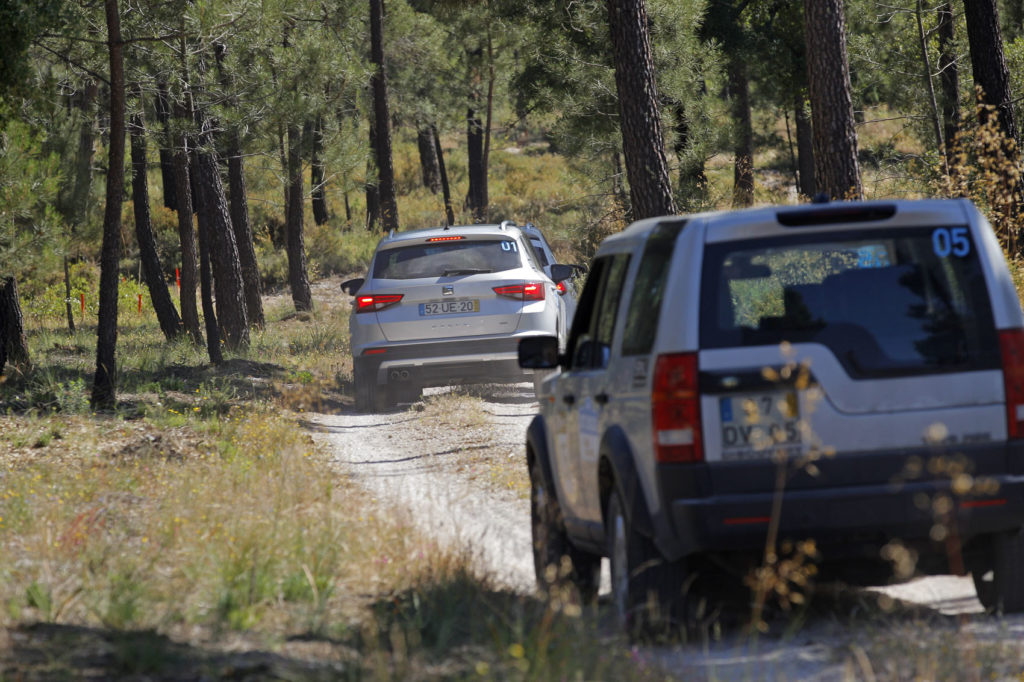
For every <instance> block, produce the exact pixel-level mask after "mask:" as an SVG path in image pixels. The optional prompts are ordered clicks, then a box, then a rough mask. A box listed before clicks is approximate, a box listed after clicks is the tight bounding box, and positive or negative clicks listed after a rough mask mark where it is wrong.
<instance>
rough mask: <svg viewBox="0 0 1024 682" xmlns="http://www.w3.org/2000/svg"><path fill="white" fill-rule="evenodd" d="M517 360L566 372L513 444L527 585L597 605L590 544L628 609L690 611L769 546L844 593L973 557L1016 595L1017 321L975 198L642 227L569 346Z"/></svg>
mask: <svg viewBox="0 0 1024 682" xmlns="http://www.w3.org/2000/svg"><path fill="white" fill-rule="evenodd" d="M519 352H520V363H521V365H522V366H523V367H526V368H533V369H538V368H553V367H559V368H560V370H561V371H560V372H557V373H555V374H553V375H552V376H551V377H550V378H548V379H547V380H545V381H544V382H543V383H542V384H541V387H540V395H539V396H538V397H539V400H540V405H541V411H540V414H539V415H538V416H537V417H536V418H535V419H534V420H533V422H532V424H531V426H530V428H529V430H528V433H527V443H526V451H527V459H528V462H529V467H530V475H531V481H532V487H533V494H532V508H533V537H534V557H535V568H536V570H537V577H538V581H539V582H540V583H541V585H542V586H548V587H549V586H550V584H551V582H552V581H558V580H561V581H562V582H563V583H566V582H567V583H569V584H570V585H574V586H575V587H576V588H578V589H579V591H580V592H581V593H582V595H583V597H584V598H589V597H592V596H593V595H594V594H595V592H596V589H597V585H598V572H599V566H600V564H599V561H600V557H601V556H608V557H609V558H610V565H611V574H612V575H611V584H612V592H613V597H614V599H613V601H614V602H615V605H616V608H617V611H618V613H619V616H620V618H621V620H622V622H623V624H625V625H627V626H628V625H630V624H642V623H644V622H646V621H649V620H650V619H651V618H652V617H653V614H655V613H656V612H660V615H661V616H666V615H668V616H671V617H673V618H685V617H686V614H687V613H688V610H689V609H692V605H693V603H694V601H695V598H696V597H700V596H701V590H702V588H706V587H707V586H709V585H711V584H712V583H714V582H717V581H721V580H723V579H724V576H727V575H733V576H742V575H746V574H748V572H749V571H750V570H751V569H752V568H754V567H756V566H757V565H759V564H760V562H761V561H762V559H763V555H764V552H765V547H766V539H767V540H776V542H775V543H769V544H770V545H771V549H772V552H780V553H781V552H782V551H783V549H782V548H785V547H801V548H802V549H803V551H804V552H805V553H807V554H809V555H813V558H814V559H815V560H816V561H817V562H818V569H819V572H820V573H821V574H822V576H823V578H828V577H835V578H839V579H842V580H845V581H848V582H851V583H854V584H878V583H880V582H885V581H886V580H889V579H892V578H893V577H894V575H895V577H896V578H897V579H906V578H909V577H910V576H911V575H913V574H915V573H918V574H919V573H962V572H964V571H970V572H971V574H972V575H973V577H974V582H975V585H976V587H977V591H978V596H979V598H980V600H981V602H982V604H983V605H985V606H986V607H987V608H989V609H1000V610H1002V611H1006V612H1011V611H1021V610H1024V535H1022V534H1021V528H1022V526H1024V440H1022V439H1024V315H1022V313H1021V307H1020V302H1019V300H1018V297H1017V293H1016V291H1015V289H1014V286H1013V282H1012V280H1011V277H1010V273H1009V271H1008V268H1007V266H1006V262H1005V261H1004V257H1003V252H1002V250H1001V249H1000V246H999V244H998V242H997V240H996V237H995V235H994V234H993V231H992V228H991V227H990V226H989V224H988V223H987V222H986V220H985V219H984V218H983V217H982V216H981V214H980V213H979V212H978V211H977V209H976V208H975V207H974V206H973V205H972V204H971V203H970V202H968V201H966V200H949V201H946V200H927V201H890V202H865V203H836V204H814V205H808V206H800V207H773V208H760V209H754V210H749V211H740V212H730V213H713V214H702V215H693V216H683V217H666V218H658V219H651V220H645V221H641V222H638V223H636V224H634V225H632V226H631V227H630V228H628V229H627V230H625V231H624V232H622V233H620V234H617V235H614V236H612V237H609V238H608V239H606V240H605V241H604V243H603V244H602V245H601V247H600V249H599V251H598V253H597V255H596V257H595V259H594V262H593V264H592V265H591V268H590V274H589V277H588V278H587V281H586V283H585V285H584V287H583V291H582V293H581V294H580V298H579V304H578V308H577V312H576V318H575V320H574V322H573V325H572V329H571V332H570V335H569V339H568V343H567V351H566V352H565V353H564V354H559V352H558V345H557V341H556V339H555V338H554V337H550V338H534V339H531V340H530V341H529V342H523V343H522V344H521V345H520V349H519ZM804 541H813V543H808V542H804ZM894 564H896V565H897V566H896V568H897V569H898V570H895V572H894ZM712 566H713V567H714V568H711V567H712ZM723 568H725V569H727V570H725V571H723ZM709 576H710V577H709ZM702 577H703V578H706V579H707V580H704V581H702ZM565 578H568V580H565ZM737 582H738V581H737Z"/></svg>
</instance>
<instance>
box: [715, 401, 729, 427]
mask: <svg viewBox="0 0 1024 682" xmlns="http://www.w3.org/2000/svg"><path fill="white" fill-rule="evenodd" d="M718 404H719V406H720V407H719V409H720V410H721V412H722V423H723V424H727V423H729V422H731V421H732V398H721V399H720V400H719V401H718Z"/></svg>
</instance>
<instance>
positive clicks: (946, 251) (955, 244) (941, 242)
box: [932, 227, 971, 258]
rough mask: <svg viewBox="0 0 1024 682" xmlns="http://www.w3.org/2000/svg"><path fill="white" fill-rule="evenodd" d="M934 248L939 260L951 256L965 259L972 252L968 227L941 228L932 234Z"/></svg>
mask: <svg viewBox="0 0 1024 682" xmlns="http://www.w3.org/2000/svg"><path fill="white" fill-rule="evenodd" d="M932 248H933V249H935V255H936V256H938V257H939V258H946V257H948V256H950V255H953V256H956V257H957V258H963V257H964V256H966V255H967V254H969V253H970V252H971V241H970V240H969V239H968V238H967V228H966V227H953V228H949V227H940V228H938V229H937V230H935V231H934V232H932Z"/></svg>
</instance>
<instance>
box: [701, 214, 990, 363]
mask: <svg viewBox="0 0 1024 682" xmlns="http://www.w3.org/2000/svg"><path fill="white" fill-rule="evenodd" d="M701 301H702V309H701V347H703V348H724V347H735V346H759V345H766V344H778V343H781V342H783V341H789V342H793V343H798V342H810V343H821V344H824V345H826V346H828V347H829V348H830V349H831V350H832V352H833V353H834V354H835V356H836V358H837V359H838V360H839V361H840V363H842V365H843V366H844V367H845V368H846V370H847V372H848V373H849V374H850V375H851V376H853V377H859V378H863V377H871V376H886V375H898V374H907V373H922V372H937V371H964V370H968V369H983V368H989V367H997V366H998V364H999V351H998V349H999V345H998V342H997V339H996V335H995V330H994V326H993V322H992V311H991V307H990V305H989V302H988V294H987V289H986V287H985V282H984V278H983V276H982V272H981V266H980V264H979V261H978V257H977V253H976V250H975V248H974V244H973V243H972V241H971V239H970V234H969V232H968V230H967V229H966V228H963V227H952V228H947V227H939V228H929V229H921V230H915V231H900V232H899V233H897V235H896V236H889V235H880V236H877V237H867V236H865V235H864V233H863V232H861V233H855V234H854V233H851V234H844V235H829V236H828V237H827V238H823V236H822V235H816V236H814V237H799V236H798V237H787V238H784V239H773V240H760V241H751V242H729V243H725V244H717V245H710V246H709V247H708V248H707V249H706V251H705V259H704V274H703V295H702V297H701Z"/></svg>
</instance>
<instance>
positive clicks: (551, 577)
mask: <svg viewBox="0 0 1024 682" xmlns="http://www.w3.org/2000/svg"><path fill="white" fill-rule="evenodd" d="M530 522H531V527H532V531H533V533H532V534H533V570H534V573H535V575H536V576H537V587H538V588H539V589H540V591H541V592H542V593H543V594H545V595H546V596H547V597H548V598H549V599H552V600H555V601H560V602H562V603H577V602H578V603H581V604H590V603H593V602H594V601H595V600H596V599H597V590H598V587H599V586H600V582H601V557H599V556H597V555H595V554H590V553H589V552H584V551H582V550H580V549H577V548H576V547H575V546H573V544H572V542H571V541H570V540H569V534H568V533H567V532H566V530H565V520H564V517H563V516H562V508H561V506H560V505H559V504H558V500H557V499H556V498H555V495H554V491H553V490H550V489H549V488H548V485H547V483H546V481H545V478H544V474H543V472H542V471H541V468H540V464H539V463H538V462H536V461H534V463H533V464H532V465H530Z"/></svg>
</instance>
